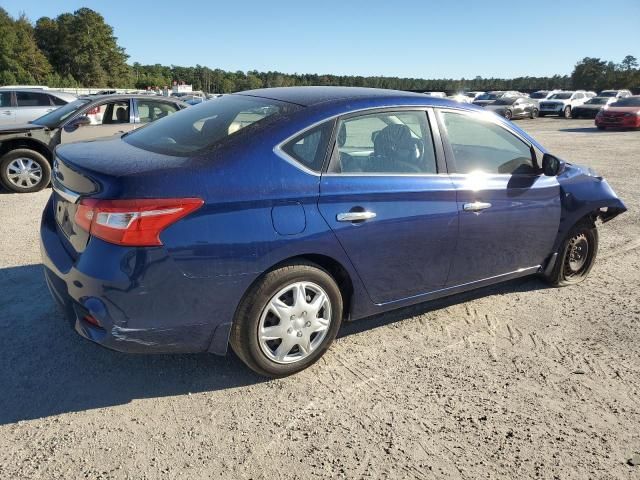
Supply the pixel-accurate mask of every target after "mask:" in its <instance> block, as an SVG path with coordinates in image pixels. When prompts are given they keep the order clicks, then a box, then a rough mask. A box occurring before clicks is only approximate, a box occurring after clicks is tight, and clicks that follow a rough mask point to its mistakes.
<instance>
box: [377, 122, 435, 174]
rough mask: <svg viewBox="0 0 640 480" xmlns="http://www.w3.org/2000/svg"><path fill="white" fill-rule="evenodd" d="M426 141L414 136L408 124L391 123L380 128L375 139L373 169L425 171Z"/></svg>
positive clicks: (410, 171) (384, 170) (394, 171)
mask: <svg viewBox="0 0 640 480" xmlns="http://www.w3.org/2000/svg"><path fill="white" fill-rule="evenodd" d="M423 153H424V143H423V142H422V140H420V139H418V138H413V136H412V135H411V129H409V127H407V126H406V125H401V124H391V125H387V126H386V127H384V128H383V129H382V130H380V133H378V134H377V135H375V137H374V140H373V154H372V155H371V167H372V170H371V171H375V172H389V173H420V172H423V171H424V165H423V163H424V161H423Z"/></svg>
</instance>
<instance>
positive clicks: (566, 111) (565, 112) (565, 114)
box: [562, 106, 571, 118]
mask: <svg viewBox="0 0 640 480" xmlns="http://www.w3.org/2000/svg"><path fill="white" fill-rule="evenodd" d="M562 116H563V117H564V118H571V107H569V106H567V107H564V110H563V111H562Z"/></svg>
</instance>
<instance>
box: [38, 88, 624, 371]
mask: <svg viewBox="0 0 640 480" xmlns="http://www.w3.org/2000/svg"><path fill="white" fill-rule="evenodd" d="M436 125H437V126H438V128H435V126H436ZM432 126H434V128H433V130H432ZM434 138H435V139H437V141H434ZM54 171H55V172H56V173H55V176H54V179H53V189H54V191H53V194H52V196H51V198H50V200H49V203H48V204H47V206H46V207H45V210H44V213H43V218H42V223H41V251H42V255H43V263H44V266H45V268H44V271H45V277H46V280H47V284H48V286H49V288H50V290H51V292H52V295H53V298H54V299H55V300H56V301H57V302H58V303H60V305H61V306H62V307H63V308H64V310H65V311H66V312H67V315H68V318H69V320H70V322H71V323H72V324H73V325H74V327H75V329H76V331H77V332H78V333H80V335H82V336H84V337H86V338H88V339H90V340H92V341H94V342H96V343H99V344H101V345H103V346H105V347H108V348H111V349H115V350H120V351H125V352H152V351H153V352H200V351H208V352H212V353H217V354H224V353H226V351H227V346H228V345H229V344H230V345H231V346H232V348H233V349H234V351H235V352H237V354H238V356H239V357H240V358H241V359H242V360H243V361H244V362H245V363H246V364H247V365H248V366H249V367H250V368H252V369H253V370H255V371H256V372H258V373H260V374H262V375H268V376H275V377H278V376H284V375H289V374H292V373H294V372H297V371H299V370H302V369H303V368H306V367H308V366H309V365H311V364H312V363H314V362H315V361H316V360H318V359H319V358H320V357H321V356H322V355H323V354H324V352H325V351H326V350H327V348H328V347H329V345H330V344H331V342H332V341H333V339H334V338H335V336H336V333H337V332H338V329H339V327H340V324H341V322H342V321H343V320H344V319H346V320H354V319H358V318H363V317H366V316H370V315H373V314H378V313H382V312H385V311H388V310H392V309H396V308H399V307H403V306H407V305H411V304H416V303H419V302H424V301H426V300H431V299H435V298H438V297H443V296H446V295H451V294H454V293H458V292H462V291H465V290H470V289H473V288H477V287H481V286H485V285H489V284H493V283H497V282H500V281H504V280H508V279H512V278H516V277H522V276H525V275H532V274H539V275H542V276H543V277H544V278H546V279H547V281H549V282H550V283H551V284H552V285H556V286H562V285H570V284H574V283H578V282H580V281H581V280H583V279H584V278H585V277H586V276H587V274H588V273H589V271H590V270H591V267H592V265H593V262H594V260H595V257H596V249H597V238H598V233H597V229H596V226H595V221H596V219H598V218H600V219H602V220H603V221H608V220H611V219H612V218H613V217H615V216H617V215H618V214H620V213H622V212H624V211H625V206H624V204H623V203H622V202H621V201H620V200H619V199H618V198H617V197H616V195H615V193H614V192H613V190H612V189H611V188H610V187H609V185H608V184H607V182H606V181H605V180H604V179H602V177H599V176H597V175H595V174H594V173H593V172H592V171H591V169H589V168H585V167H581V166H579V165H574V164H570V163H566V162H564V161H562V160H560V159H558V158H557V157H554V156H553V155H551V154H549V153H548V152H546V151H545V149H544V148H543V147H542V146H540V145H539V144H538V143H537V142H536V141H535V140H533V139H532V138H531V137H529V136H528V135H527V134H526V133H525V132H524V131H522V130H521V129H519V128H518V127H516V126H515V125H513V124H512V123H510V122H508V121H506V120H504V119H502V118H500V117H498V116H496V115H491V114H488V112H483V111H479V110H478V109H477V108H476V107H472V106H468V105H464V104H459V103H455V102H451V101H448V100H445V99H437V98H432V97H428V96H426V95H421V94H411V93H407V92H395V91H389V90H376V89H360V88H344V87H322V88H320V87H314V88H310V87H291V88H271V89H264V90H252V91H248V92H243V93H238V94H232V95H225V96H223V97H221V98H219V99H218V100H216V101H215V102H204V103H202V104H200V105H196V106H193V107H190V108H188V109H186V110H184V111H181V112H179V113H177V114H175V115H172V116H171V117H169V118H167V119H165V120H162V121H160V122H157V123H153V124H151V125H148V126H147V127H145V128H143V129H140V130H137V131H135V132H131V133H130V134H128V135H125V136H123V137H121V138H114V139H109V140H105V141H100V142H87V143H78V144H71V145H63V146H61V147H58V149H57V150H56V160H55V165H54ZM514 200H517V201H514Z"/></svg>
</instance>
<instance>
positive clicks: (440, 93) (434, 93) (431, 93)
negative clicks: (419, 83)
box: [422, 92, 447, 98]
mask: <svg viewBox="0 0 640 480" xmlns="http://www.w3.org/2000/svg"><path fill="white" fill-rule="evenodd" d="M422 93H424V94H425V95H429V96H430V97H438V98H447V94H446V93H444V92H422Z"/></svg>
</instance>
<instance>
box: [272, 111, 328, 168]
mask: <svg viewBox="0 0 640 480" xmlns="http://www.w3.org/2000/svg"><path fill="white" fill-rule="evenodd" d="M332 129H333V122H326V123H323V124H322V125H319V126H317V127H315V128H312V129H310V130H307V131H306V132H304V133H303V134H301V135H299V136H297V137H296V138H294V139H293V140H291V141H289V142H288V143H287V144H286V145H284V146H283V147H282V150H283V151H284V152H285V153H287V154H288V155H289V156H290V157H292V158H294V159H295V160H297V161H298V162H300V163H301V164H302V165H304V166H305V167H307V168H308V169H310V170H313V171H315V172H319V171H320V170H322V163H323V162H324V159H325V156H326V154H327V143H328V142H329V137H330V136H331V130H332Z"/></svg>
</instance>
